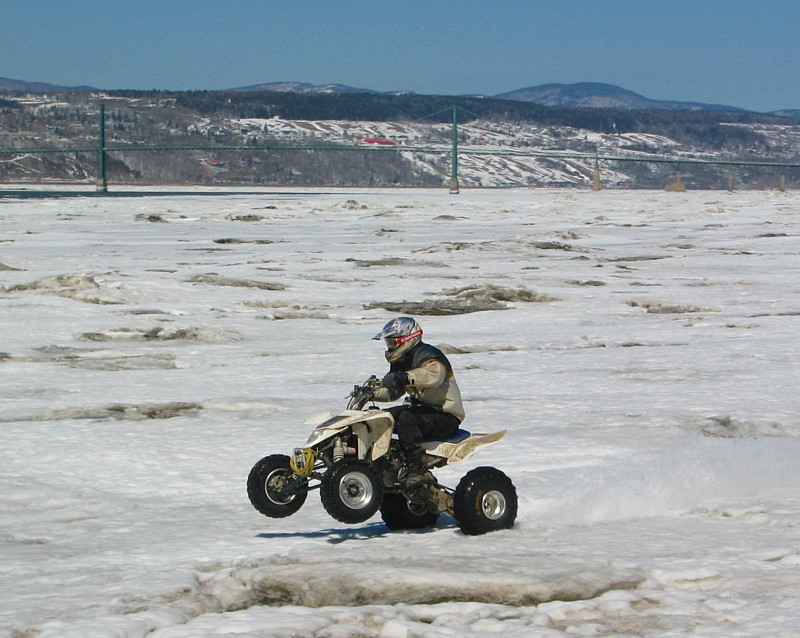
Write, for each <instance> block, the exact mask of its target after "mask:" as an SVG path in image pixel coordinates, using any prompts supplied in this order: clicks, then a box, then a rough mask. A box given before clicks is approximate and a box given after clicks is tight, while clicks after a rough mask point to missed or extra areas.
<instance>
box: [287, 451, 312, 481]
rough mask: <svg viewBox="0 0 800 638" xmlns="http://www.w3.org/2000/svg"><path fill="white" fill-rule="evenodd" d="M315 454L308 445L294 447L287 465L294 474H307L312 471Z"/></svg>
mask: <svg viewBox="0 0 800 638" xmlns="http://www.w3.org/2000/svg"><path fill="white" fill-rule="evenodd" d="M316 460H317V455H316V454H314V450H312V449H311V448H310V447H299V448H295V451H294V455H293V456H292V457H291V458H290V459H289V467H291V468H292V472H294V473H295V476H303V477H305V476H308V475H309V474H311V472H313V471H314V463H315V462H316Z"/></svg>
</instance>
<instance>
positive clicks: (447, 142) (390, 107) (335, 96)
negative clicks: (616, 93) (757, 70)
mask: <svg viewBox="0 0 800 638" xmlns="http://www.w3.org/2000/svg"><path fill="white" fill-rule="evenodd" d="M101 102H102V103H103V104H104V105H105V108H106V133H107V135H106V143H107V146H108V147H109V148H110V149H113V150H110V151H109V152H108V154H107V155H108V162H107V168H108V176H109V179H110V181H111V182H112V183H118V184H119V183H174V184H178V183H186V184H189V183H213V184H245V183H246V184H293V185H365V186H367V185H398V186H441V185H443V184H446V183H447V182H448V180H449V178H450V154H451V149H452V137H451V136H452V130H453V128H452V117H453V106H454V104H457V106H458V111H457V112H458V134H459V135H458V143H459V153H460V157H459V178H460V180H461V183H462V185H463V186H530V185H532V186H538V185H549V186H586V185H588V184H590V183H591V180H592V177H593V171H594V166H595V154H597V155H603V156H609V157H610V156H614V157H624V158H625V159H624V161H610V160H605V161H604V162H603V166H602V170H603V180H604V183H605V184H606V185H610V186H617V187H648V188H651V187H662V186H663V184H664V183H665V182H666V181H667V180H668V179H670V178H671V177H674V172H675V170H676V168H675V166H673V165H670V164H665V163H664V161H665V160H668V161H682V162H685V164H682V165H681V167H680V170H681V173H682V175H683V177H684V180H685V181H686V182H687V183H688V184H689V186H691V187H709V188H710V187H716V188H719V187H721V186H723V185H727V179H728V175H729V174H730V173H732V172H735V171H736V169H734V168H720V167H708V166H699V165H692V164H691V163H692V162H696V161H697V160H706V161H715V160H720V159H724V160H725V161H727V162H730V161H735V160H740V161H765V160H770V161H780V162H796V158H797V156H798V153H800V120H797V119H790V118H781V117H776V116H770V115H764V114H756V113H748V112H728V113H718V112H712V111H674V110H672V111H671V110H647V109H642V110H634V109H629V108H628V109H622V108H602V109H598V108H573V107H563V106H546V105H542V104H536V103H532V102H521V101H513V100H499V99H494V98H475V97H470V98H453V97H447V96H420V95H387V94H378V93H374V94H372V93H319V92H309V93H298V92H285V91H282V92H268V91H188V92H163V91H151V92H141V91H138V92H137V91H113V92H103V93H97V92H75V91H71V92H64V93H57V92H48V94H47V95H43V94H17V93H7V94H6V95H5V96H0V180H2V181H30V182H36V181H43V180H63V181H79V182H89V183H90V182H92V181H93V179H94V178H95V176H96V174H97V166H96V162H97V153H96V152H95V151H92V152H83V153H53V152H47V153H38V152H36V153H32V152H30V151H31V150H35V149H39V148H42V149H45V148H47V149H52V148H54V147H57V148H69V147H74V148H84V149H92V148H96V144H97V136H98V133H97V131H98V122H97V114H98V111H99V106H100V103H101ZM150 147H158V148H159V149H162V150H160V151H148V152H142V151H144V150H145V149H147V148H150ZM176 147H179V148H182V149H184V150H182V151H180V152H177V151H171V152H165V151H166V150H167V149H172V148H176ZM379 147H380V150H381V151H384V152H377V149H379ZM17 149H18V150H17ZM234 149H236V150H234ZM353 150H356V151H359V152H353ZM386 151H393V152H386ZM559 153H562V154H563V153H569V154H572V155H571V156H569V157H566V156H561V155H559ZM576 153H577V154H580V155H581V156H582V157H575V156H574V155H575V154H576ZM634 159H636V160H643V159H646V160H648V162H647V163H639V162H633V161H632V160H634ZM650 160H653V161H652V162H651V161H650ZM738 172H739V173H740V174H741V175H740V177H738V178H737V179H738V180H739V181H740V183H741V184H742V185H744V184H746V185H748V186H751V187H759V186H774V185H775V184H776V178H777V174H776V173H775V171H774V170H773V171H770V170H768V169H762V168H753V169H751V168H748V169H747V170H746V171H745V170H744V169H742V170H739V171H738ZM789 177H790V179H793V178H792V176H791V175H790V176H789Z"/></svg>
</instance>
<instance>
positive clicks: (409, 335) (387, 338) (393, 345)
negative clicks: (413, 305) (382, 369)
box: [373, 317, 422, 363]
mask: <svg viewBox="0 0 800 638" xmlns="http://www.w3.org/2000/svg"><path fill="white" fill-rule="evenodd" d="M373 339H383V340H384V342H385V343H386V360H387V361H388V362H389V363H394V362H395V361H399V360H400V359H402V358H403V356H404V355H405V354H406V352H408V351H409V350H411V348H413V347H414V346H415V345H417V344H418V343H419V342H420V341H421V340H422V328H420V327H419V324H418V323H417V322H416V321H414V319H412V318H411V317H398V318H397V319H392V320H391V321H390V322H389V323H387V324H386V325H385V326H384V327H383V330H381V331H380V332H379V333H378V334H376V335H375V336H374V337H373Z"/></svg>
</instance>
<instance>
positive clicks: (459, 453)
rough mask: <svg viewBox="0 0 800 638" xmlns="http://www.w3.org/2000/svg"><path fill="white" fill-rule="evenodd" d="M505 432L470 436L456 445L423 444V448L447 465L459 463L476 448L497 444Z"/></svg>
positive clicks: (431, 442)
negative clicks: (443, 460) (444, 461)
mask: <svg viewBox="0 0 800 638" xmlns="http://www.w3.org/2000/svg"><path fill="white" fill-rule="evenodd" d="M507 432H508V430H502V431H501V432H492V433H491V434H470V435H469V436H468V437H467V438H466V439H462V440H461V441H458V442H456V443H449V442H447V441H430V442H428V443H423V447H424V448H425V452H426V453H427V454H430V455H431V456H438V457H441V458H444V459H446V460H447V462H448V463H460V462H461V461H464V460H466V459H468V458H469V457H470V456H472V455H473V454H474V453H475V452H476V451H477V450H478V448H481V447H483V446H485V445H492V444H494V443H497V442H498V441H499V440H500V439H502V438H503V437H504V436H505V435H506V433H507Z"/></svg>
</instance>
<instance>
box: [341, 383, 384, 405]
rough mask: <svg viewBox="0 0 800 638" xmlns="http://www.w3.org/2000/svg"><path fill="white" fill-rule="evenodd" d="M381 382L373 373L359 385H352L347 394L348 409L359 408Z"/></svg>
mask: <svg viewBox="0 0 800 638" xmlns="http://www.w3.org/2000/svg"><path fill="white" fill-rule="evenodd" d="M380 385H381V382H380V380H379V379H378V377H376V376H375V375H374V374H373V375H372V376H371V377H370V378H369V379H367V380H366V381H365V382H364V383H363V384H361V385H355V386H353V391H352V392H351V393H350V394H349V395H348V397H349V399H350V400H349V401H348V402H347V409H348V410H361V409H362V408H363V407H364V406H365V405H366V404H367V403H368V402H369V401H371V400H372V396H373V395H374V394H375V390H376V389H377V388H378V387H380Z"/></svg>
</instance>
